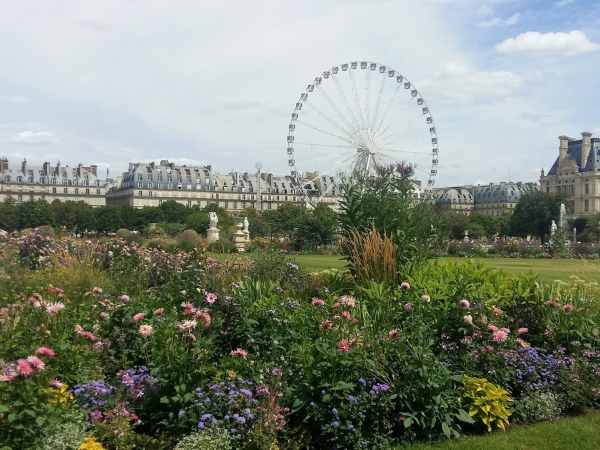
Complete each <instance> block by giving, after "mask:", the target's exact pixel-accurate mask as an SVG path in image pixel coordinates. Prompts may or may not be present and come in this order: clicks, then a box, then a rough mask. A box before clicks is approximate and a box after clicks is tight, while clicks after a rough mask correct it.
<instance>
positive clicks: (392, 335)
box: [389, 330, 402, 341]
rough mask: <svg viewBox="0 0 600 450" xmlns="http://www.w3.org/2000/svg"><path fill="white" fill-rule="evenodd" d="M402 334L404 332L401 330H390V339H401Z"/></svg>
mask: <svg viewBox="0 0 600 450" xmlns="http://www.w3.org/2000/svg"><path fill="white" fill-rule="evenodd" d="M401 335H402V333H400V331H398V330H392V331H390V332H389V337H390V341H396V340H398V339H400V336H401Z"/></svg>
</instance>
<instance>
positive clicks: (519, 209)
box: [509, 191, 567, 242]
mask: <svg viewBox="0 0 600 450" xmlns="http://www.w3.org/2000/svg"><path fill="white" fill-rule="evenodd" d="M566 198H567V194H566V193H564V192H563V193H558V194H549V193H546V192H541V191H539V192H538V191H532V192H528V193H526V194H525V195H523V196H522V197H521V199H520V200H519V203H517V206H516V207H515V211H514V213H513V215H512V216H511V218H510V226H509V232H510V234H511V236H521V237H526V236H527V235H531V236H537V237H539V238H540V239H541V240H542V242H545V241H546V237H547V236H548V235H549V234H550V227H551V225H552V221H553V220H554V221H556V222H558V216H559V214H560V205H561V203H564V202H565V201H566Z"/></svg>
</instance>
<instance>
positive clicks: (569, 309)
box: [562, 305, 573, 312]
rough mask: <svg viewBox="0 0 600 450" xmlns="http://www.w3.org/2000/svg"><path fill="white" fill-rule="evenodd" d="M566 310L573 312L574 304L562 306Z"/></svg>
mask: <svg viewBox="0 0 600 450" xmlns="http://www.w3.org/2000/svg"><path fill="white" fill-rule="evenodd" d="M562 309H563V311H564V312H571V311H573V305H565V306H563V307H562Z"/></svg>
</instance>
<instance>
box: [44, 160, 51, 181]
mask: <svg viewBox="0 0 600 450" xmlns="http://www.w3.org/2000/svg"><path fill="white" fill-rule="evenodd" d="M43 168H44V174H45V175H46V176H47V177H49V176H50V163H49V162H48V161H46V162H44V166H43Z"/></svg>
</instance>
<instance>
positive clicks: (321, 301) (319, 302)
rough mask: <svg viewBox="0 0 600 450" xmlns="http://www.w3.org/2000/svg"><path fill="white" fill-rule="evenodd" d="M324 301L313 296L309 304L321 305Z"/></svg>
mask: <svg viewBox="0 0 600 450" xmlns="http://www.w3.org/2000/svg"><path fill="white" fill-rule="evenodd" d="M324 304H325V302H324V301H323V300H321V299H319V298H314V299H313V301H312V303H311V304H310V306H323V305H324Z"/></svg>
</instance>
